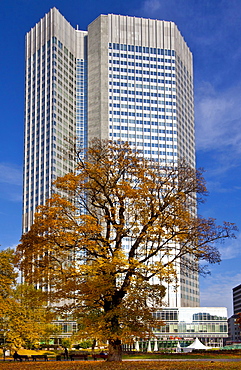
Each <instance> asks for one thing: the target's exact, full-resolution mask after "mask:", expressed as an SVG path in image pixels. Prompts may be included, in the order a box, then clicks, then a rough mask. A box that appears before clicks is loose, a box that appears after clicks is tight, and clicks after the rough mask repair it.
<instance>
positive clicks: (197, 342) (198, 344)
mask: <svg viewBox="0 0 241 370" xmlns="http://www.w3.org/2000/svg"><path fill="white" fill-rule="evenodd" d="M186 348H192V349H208V347H206V346H205V345H204V344H202V342H200V340H199V339H198V338H196V339H195V340H194V342H193V343H192V344H190V346H187V347H186Z"/></svg>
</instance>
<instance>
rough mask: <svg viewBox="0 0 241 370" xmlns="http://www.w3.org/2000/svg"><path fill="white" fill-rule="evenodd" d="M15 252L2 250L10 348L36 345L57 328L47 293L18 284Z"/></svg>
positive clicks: (0, 275)
mask: <svg viewBox="0 0 241 370" xmlns="http://www.w3.org/2000/svg"><path fill="white" fill-rule="evenodd" d="M17 278H18V272H17V271H16V270H15V251H14V250H13V249H6V250H3V251H0V330H1V333H2V334H3V337H2V342H5V343H8V346H9V347H12V348H19V347H21V346H25V347H32V346H34V345H39V342H40V340H42V339H45V340H46V339H47V338H48V337H49V336H50V335H51V334H53V333H54V332H55V331H56V327H55V326H54V325H52V324H51V321H52V319H53V317H54V316H53V313H52V312H51V311H50V308H49V307H47V301H46V299H47V296H46V294H45V293H43V292H42V291H40V290H36V289H35V288H34V287H33V286H32V285H25V284H18V283H17Z"/></svg>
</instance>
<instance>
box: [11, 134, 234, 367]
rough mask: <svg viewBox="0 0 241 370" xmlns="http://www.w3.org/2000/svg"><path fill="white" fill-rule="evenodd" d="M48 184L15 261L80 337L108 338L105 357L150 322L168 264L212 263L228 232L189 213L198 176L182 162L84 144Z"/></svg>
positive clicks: (170, 275) (198, 191)
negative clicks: (82, 152) (52, 190)
mask: <svg viewBox="0 0 241 370" xmlns="http://www.w3.org/2000/svg"><path fill="white" fill-rule="evenodd" d="M55 185H56V187H57V189H58V193H56V194H54V195H53V197H52V198H51V199H49V200H48V202H47V204H46V205H44V206H40V207H39V208H38V211H37V213H36V215H35V222H34V224H33V226H32V227H31V230H30V231H29V232H28V233H26V234H25V235H23V236H22V239H21V243H20V244H19V246H18V248H17V251H18V255H19V261H20V264H19V266H20V268H21V269H22V271H23V273H24V276H25V279H26V280H27V281H29V282H31V283H39V282H41V284H42V285H46V286H50V287H51V290H50V292H49V299H50V300H51V302H52V303H54V302H58V303H62V305H61V308H62V309H63V310H65V309H68V310H70V311H71V312H72V313H73V314H75V315H76V317H77V319H78V322H79V330H80V332H81V333H83V337H89V338H90V337H92V338H95V339H97V340H100V341H102V340H108V343H109V357H108V359H109V360H121V341H122V340H123V339H124V338H130V337H131V336H139V337H140V336H146V335H148V333H150V332H151V329H152V327H153V326H155V325H157V323H156V322H155V321H154V319H153V312H154V311H155V310H156V309H157V308H159V307H160V306H161V304H162V299H163V297H164V295H165V288H164V287H163V283H164V282H166V281H171V280H172V281H175V279H176V270H177V268H178V265H180V264H182V265H183V266H184V267H185V268H187V269H190V270H195V271H198V270H199V265H198V261H201V260H206V261H208V262H210V263H215V262H219V261H220V255H219V252H218V251H217V249H216V248H215V247H214V245H213V243H214V242H215V241H217V240H219V239H224V238H229V237H232V236H233V234H232V232H233V231H234V230H235V229H236V228H235V226H234V225H233V224H229V223H224V225H223V226H216V225H215V221H214V220H213V219H203V218H201V217H198V216H197V215H196V202H197V201H198V200H200V199H201V198H202V196H203V195H205V194H206V188H205V183H204V180H203V177H202V174H201V173H200V172H198V171H195V170H194V169H193V168H191V167H190V166H189V165H188V164H187V163H185V162H181V163H179V164H177V165H176V164H175V165H172V166H162V167H160V165H159V164H156V163H155V162H151V161H147V160H145V159H144V158H143V157H142V156H141V155H139V154H138V152H136V151H132V150H131V149H130V148H129V147H128V145H118V144H115V143H108V142H103V141H98V140H96V141H94V142H93V143H92V145H91V147H90V148H89V150H88V152H87V153H86V156H85V158H84V159H81V158H79V162H78V167H77V174H73V173H69V174H67V175H66V176H64V177H61V178H58V179H57V181H56V183H55ZM167 257H168V258H167Z"/></svg>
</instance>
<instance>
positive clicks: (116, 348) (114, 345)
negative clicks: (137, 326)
mask: <svg viewBox="0 0 241 370" xmlns="http://www.w3.org/2000/svg"><path fill="white" fill-rule="evenodd" d="M108 349H109V353H108V358H107V361H122V348H121V340H120V339H115V340H110V341H109V346H108Z"/></svg>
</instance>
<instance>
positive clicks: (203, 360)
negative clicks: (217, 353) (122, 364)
mask: <svg viewBox="0 0 241 370" xmlns="http://www.w3.org/2000/svg"><path fill="white" fill-rule="evenodd" d="M122 361H162V362H187V361H188V362H192V361H197V362H241V358H219V359H218V358H188V359H184V358H173V359H171V358H163V359H161V358H155V359H150V358H149V359H148V358H147V359H128V360H122Z"/></svg>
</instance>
